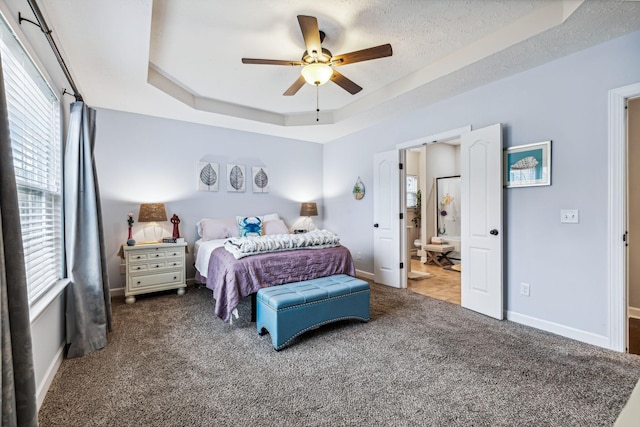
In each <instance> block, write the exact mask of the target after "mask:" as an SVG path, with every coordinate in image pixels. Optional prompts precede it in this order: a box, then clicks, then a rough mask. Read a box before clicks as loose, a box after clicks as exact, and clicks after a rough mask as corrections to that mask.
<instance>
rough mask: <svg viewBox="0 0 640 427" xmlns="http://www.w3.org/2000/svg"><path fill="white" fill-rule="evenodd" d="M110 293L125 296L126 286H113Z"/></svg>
mask: <svg viewBox="0 0 640 427" xmlns="http://www.w3.org/2000/svg"><path fill="white" fill-rule="evenodd" d="M109 293H110V294H111V296H112V297H122V296H124V288H111V289H109Z"/></svg>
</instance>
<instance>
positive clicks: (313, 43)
mask: <svg viewBox="0 0 640 427" xmlns="http://www.w3.org/2000/svg"><path fill="white" fill-rule="evenodd" d="M298 23H299V24H300V30H301V31H302V37H303V38H304V44H305V46H306V47H307V53H308V54H309V55H311V54H312V52H314V51H315V52H316V53H317V54H321V53H322V46H321V41H320V30H319V29H318V20H317V19H316V18H315V17H314V16H305V15H298Z"/></svg>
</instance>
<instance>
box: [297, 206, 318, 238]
mask: <svg viewBox="0 0 640 427" xmlns="http://www.w3.org/2000/svg"><path fill="white" fill-rule="evenodd" d="M300 216H306V217H307V218H306V219H305V220H304V224H305V229H306V231H309V230H311V227H312V226H313V220H312V219H311V217H312V216H318V205H317V204H316V203H315V202H307V203H302V205H300Z"/></svg>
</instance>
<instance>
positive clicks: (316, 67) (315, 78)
mask: <svg viewBox="0 0 640 427" xmlns="http://www.w3.org/2000/svg"><path fill="white" fill-rule="evenodd" d="M301 72H302V77H304V79H305V80H306V82H307V83H309V84H312V85H317V86H320V85H323V84H325V83H326V82H328V81H329V79H330V78H331V76H332V75H333V68H331V67H330V66H329V65H328V64H323V63H322V62H314V63H312V64H309V65H305V66H304V67H303V68H302V71H301Z"/></svg>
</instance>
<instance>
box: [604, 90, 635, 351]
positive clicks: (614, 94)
mask: <svg viewBox="0 0 640 427" xmlns="http://www.w3.org/2000/svg"><path fill="white" fill-rule="evenodd" d="M637 97H640V83H635V84H631V85H628V86H624V87H620V88H617V89H612V90H610V91H609V106H608V110H609V124H608V128H609V165H608V169H609V203H608V206H609V212H608V215H607V217H608V220H607V225H608V231H609V232H608V236H609V241H608V243H607V253H608V254H609V257H608V260H607V261H608V279H607V282H608V288H609V337H608V341H609V342H608V343H607V344H608V348H610V349H611V350H616V351H619V352H623V353H624V352H626V351H627V344H628V336H627V335H628V330H627V329H628V314H627V306H628V304H629V295H628V291H629V290H628V284H627V280H628V274H627V263H628V261H627V247H626V243H627V242H626V239H627V238H628V236H627V215H628V212H627V191H628V181H627V180H628V176H627V143H628V139H627V101H628V100H629V99H632V98H637Z"/></svg>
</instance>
